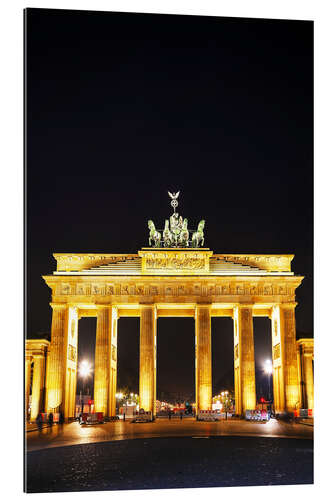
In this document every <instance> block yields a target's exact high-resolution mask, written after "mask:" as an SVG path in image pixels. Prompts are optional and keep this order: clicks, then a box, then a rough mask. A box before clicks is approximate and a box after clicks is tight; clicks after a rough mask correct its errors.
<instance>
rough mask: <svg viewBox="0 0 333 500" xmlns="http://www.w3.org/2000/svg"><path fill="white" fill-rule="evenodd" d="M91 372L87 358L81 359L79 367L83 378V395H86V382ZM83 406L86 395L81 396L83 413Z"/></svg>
mask: <svg viewBox="0 0 333 500" xmlns="http://www.w3.org/2000/svg"><path fill="white" fill-rule="evenodd" d="M90 373H91V366H90V363H89V362H88V361H87V360H84V361H81V363H80V367H79V375H80V377H82V379H83V396H84V389H85V382H86V379H87V377H89V375H90ZM81 393H82V391H81ZM83 406H84V397H82V396H81V413H83Z"/></svg>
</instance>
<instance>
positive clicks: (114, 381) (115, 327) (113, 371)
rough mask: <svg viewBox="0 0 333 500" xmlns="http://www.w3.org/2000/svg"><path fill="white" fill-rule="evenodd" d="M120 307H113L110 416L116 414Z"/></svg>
mask: <svg viewBox="0 0 333 500" xmlns="http://www.w3.org/2000/svg"><path fill="white" fill-rule="evenodd" d="M117 336H118V308H117V306H112V309H111V335H110V337H111V338H110V344H111V349H110V361H109V363H110V366H109V369H110V384H109V413H108V414H109V416H110V417H111V416H115V415H116V391H117Z"/></svg>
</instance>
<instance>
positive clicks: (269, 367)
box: [264, 359, 273, 375]
mask: <svg viewBox="0 0 333 500" xmlns="http://www.w3.org/2000/svg"><path fill="white" fill-rule="evenodd" d="M264 369H265V373H267V375H270V374H271V373H272V371H273V367H272V362H271V360H270V359H266V361H265V368H264Z"/></svg>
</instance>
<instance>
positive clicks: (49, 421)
mask: <svg viewBox="0 0 333 500" xmlns="http://www.w3.org/2000/svg"><path fill="white" fill-rule="evenodd" d="M47 422H48V424H49V429H50V430H49V432H51V431H52V425H53V413H49V416H48V418H47Z"/></svg>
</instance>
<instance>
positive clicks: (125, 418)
mask: <svg viewBox="0 0 333 500" xmlns="http://www.w3.org/2000/svg"><path fill="white" fill-rule="evenodd" d="M125 419H126V413H125V412H124V422H125Z"/></svg>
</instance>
